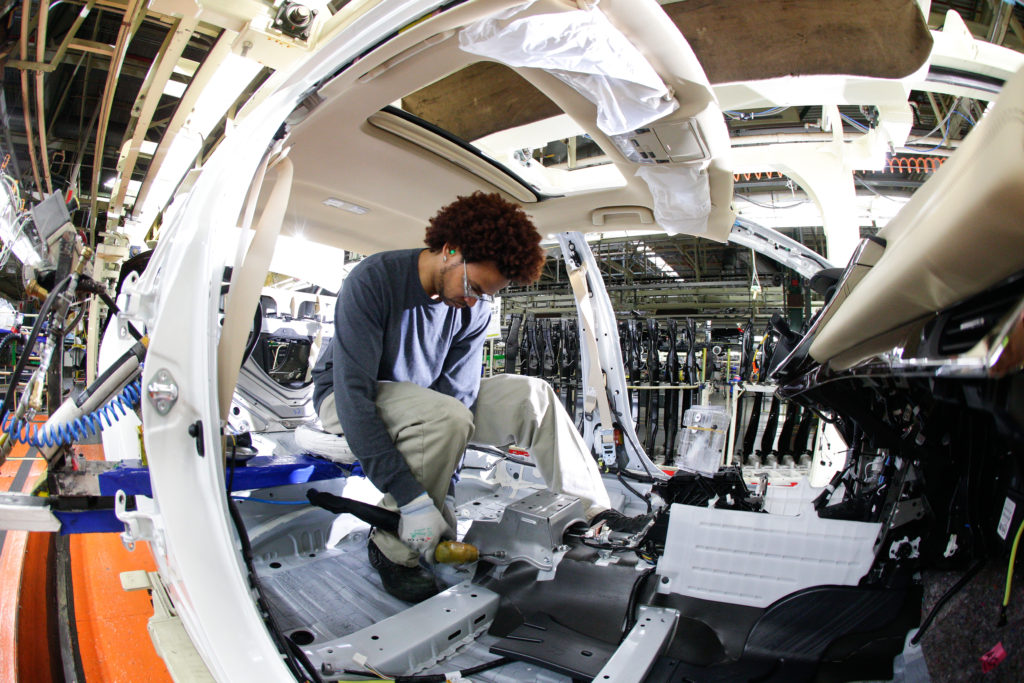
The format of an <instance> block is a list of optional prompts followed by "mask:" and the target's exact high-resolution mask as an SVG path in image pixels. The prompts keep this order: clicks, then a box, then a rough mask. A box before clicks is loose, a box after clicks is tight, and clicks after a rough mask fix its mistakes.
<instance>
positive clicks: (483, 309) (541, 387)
mask: <svg viewBox="0 0 1024 683" xmlns="http://www.w3.org/2000/svg"><path fill="white" fill-rule="evenodd" d="M540 239H541V238H540V234H538V232H537V229H536V228H535V227H534V225H533V223H532V222H531V221H530V219H529V217H527V215H526V214H525V213H524V212H523V210H522V208H520V207H519V206H518V205H516V204H513V203H511V202H508V201H506V200H504V199H502V198H501V196H500V195H498V194H483V193H481V192H476V193H474V194H472V195H470V196H465V197H459V198H458V199H457V200H456V201H455V202H453V203H451V204H449V205H447V206H445V207H443V208H442V209H441V210H440V211H439V212H438V213H437V215H435V216H434V217H433V218H431V219H430V224H429V227H428V228H427V230H426V239H425V242H426V245H427V248H426V249H403V250H395V251H386V252H382V253H377V254H374V255H372V256H368V257H367V258H365V259H363V260H362V261H361V262H360V263H359V264H358V265H357V266H356V267H355V268H353V269H352V272H351V273H350V274H349V275H348V277H347V278H346V279H345V282H344V283H343V286H342V289H341V293H340V294H339V296H338V303H337V306H336V307H335V309H334V325H335V335H334V338H333V339H332V341H331V343H330V344H329V345H328V346H327V347H326V348H325V349H324V350H323V351H322V352H321V353H320V356H319V358H318V359H317V363H316V366H315V367H314V370H313V382H314V390H313V403H314V406H315V407H316V409H317V414H318V415H319V418H320V421H321V423H322V426H323V429H324V431H326V432H329V433H332V434H344V435H345V438H346V440H347V442H348V445H349V447H350V448H351V449H352V452H353V453H354V454H355V456H356V458H357V459H358V460H359V462H360V464H361V466H362V468H363V471H364V472H365V473H366V476H367V477H368V478H369V480H370V482H372V483H373V484H374V486H376V487H377V488H378V489H379V490H380V491H381V492H383V493H384V494H385V495H384V499H383V500H382V501H381V503H380V504H381V505H382V506H384V507H387V508H389V509H391V510H397V511H398V512H399V513H400V514H401V521H400V524H399V533H398V534H397V535H394V534H391V533H387V532H384V531H382V530H380V529H374V530H373V533H372V535H371V538H370V541H369V543H368V544H367V553H368V555H369V559H370V564H371V565H372V566H373V567H374V568H375V569H377V571H378V572H379V574H380V578H381V583H382V584H383V586H384V588H385V589H386V590H387V591H388V592H389V593H390V594H392V595H394V596H395V597H397V598H399V599H401V600H406V601H409V602H419V601H421V600H424V599H426V598H428V597H430V596H432V595H434V594H435V593H436V592H437V588H436V584H435V581H434V578H433V576H432V574H431V573H429V572H428V571H426V570H425V569H424V568H423V567H422V565H421V564H420V562H419V558H420V557H421V556H422V557H424V558H431V557H432V556H433V551H434V548H435V546H436V545H437V543H438V542H439V541H440V540H441V539H442V538H444V537H453V530H454V527H455V520H454V518H453V516H452V514H451V511H450V510H448V509H447V507H446V506H445V497H446V496H447V494H448V488H449V485H450V482H451V477H452V473H453V472H454V470H455V467H456V466H457V465H458V462H459V460H460V458H461V457H462V455H463V452H464V451H465V448H466V444H467V443H468V442H469V440H470V438H471V437H472V438H473V440H474V441H475V442H477V443H488V444H492V445H499V446H505V445H510V444H512V443H515V444H516V445H518V446H520V447H522V448H525V449H526V450H527V452H528V453H529V455H530V457H531V458H532V459H533V460H534V461H535V462H536V465H537V467H538V469H539V471H540V472H541V474H542V475H543V477H544V481H545V482H546V484H547V485H548V487H549V488H551V489H552V490H553V491H556V492H561V493H565V494H568V495H572V496H576V497H578V498H580V499H581V500H582V501H583V504H584V506H585V509H586V512H587V516H588V519H590V520H591V524H592V525H593V524H597V523H598V522H604V523H605V524H607V525H608V527H609V528H610V529H612V530H614V531H632V530H639V528H642V526H643V525H644V524H645V523H646V518H629V517H625V516H624V515H622V514H621V513H620V512H618V511H615V510H610V509H609V508H610V503H609V498H608V494H607V492H606V491H605V488H604V484H603V482H602V480H601V475H600V472H599V471H598V468H597V466H596V464H595V461H594V459H593V457H591V455H590V453H589V451H588V449H587V447H586V444H585V443H584V441H583V439H582V438H581V437H580V435H579V433H578V432H577V431H576V428H575V426H574V425H573V423H572V420H571V419H570V418H569V416H568V414H567V413H566V412H565V409H564V407H563V406H562V404H561V402H560V401H559V400H558V398H557V396H556V395H555V394H554V391H553V390H552V389H551V387H550V386H549V385H548V384H547V383H546V382H544V381H542V380H539V379H537V378H532V377H521V376H518V375H498V376H495V377H490V378H487V379H484V380H482V381H481V379H480V374H481V367H482V365H481V363H482V358H483V355H482V351H483V344H484V338H485V334H486V331H487V327H488V323H489V321H490V318H491V305H490V302H491V301H492V299H493V297H494V296H495V295H496V294H497V293H498V292H499V291H500V290H501V289H502V288H504V287H505V286H507V285H508V284H509V283H510V282H511V281H516V282H519V283H522V284H529V283H532V282H535V281H536V280H537V278H538V277H540V273H541V269H542V267H543V265H544V250H543V249H541V247H540V245H539V243H540ZM428 561H429V560H428Z"/></svg>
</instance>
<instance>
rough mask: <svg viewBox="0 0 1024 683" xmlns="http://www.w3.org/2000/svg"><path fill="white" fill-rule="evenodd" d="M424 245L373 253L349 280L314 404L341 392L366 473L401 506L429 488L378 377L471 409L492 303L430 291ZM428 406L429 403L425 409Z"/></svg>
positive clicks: (345, 426) (341, 414) (339, 400)
mask: <svg viewBox="0 0 1024 683" xmlns="http://www.w3.org/2000/svg"><path fill="white" fill-rule="evenodd" d="M421 251H422V249H403V250H398V251H387V252H382V253H379V254H374V255H373V256H369V257H367V258H366V259H364V260H363V261H362V262H361V263H359V264H358V265H357V266H356V267H355V268H353V269H352V272H351V273H350V274H349V275H348V277H347V278H345V282H344V285H343V287H342V289H341V294H339V295H338V303H337V306H336V307H335V309H334V339H333V340H331V343H330V344H329V345H328V346H327V347H326V348H325V349H324V350H323V351H321V352H320V357H319V358H318V359H317V362H316V365H315V367H314V368H313V384H314V388H313V404H314V406H316V409H317V410H318V411H319V409H320V404H321V403H322V402H323V400H324V398H325V397H326V396H327V395H328V392H330V391H333V392H334V400H335V405H336V406H337V410H338V421H339V422H340V423H341V427H342V430H343V431H344V433H345V438H346V440H347V441H348V444H349V447H350V448H351V449H352V452H353V453H354V454H355V456H356V457H357V458H358V459H359V463H360V465H361V466H362V468H363V470H364V471H365V472H366V476H367V477H369V479H370V481H371V482H372V483H373V485H374V486H376V487H377V488H378V489H380V490H381V491H383V492H385V493H390V494H391V495H392V496H394V498H395V500H396V501H397V502H398V504H399V505H404V504H405V503H408V502H409V501H411V500H412V499H413V498H415V497H416V496H418V495H419V494H421V493H423V490H424V489H423V487H422V486H421V485H420V483H419V482H417V481H416V479H415V478H414V477H413V475H412V472H411V471H410V470H409V467H408V465H406V463H405V459H404V458H403V457H402V454H401V453H399V452H398V449H397V448H395V444H394V442H392V440H391V438H390V437H389V436H388V433H387V429H386V427H385V426H384V423H383V421H382V420H381V419H380V417H379V416H378V414H377V406H376V403H375V401H376V398H377V382H379V381H391V382H412V383H414V384H418V385H419V386H421V387H426V388H428V389H433V390H435V391H439V392H441V393H443V394H447V395H448V396H452V397H454V398H457V399H459V400H460V401H462V402H463V403H464V404H465V405H466V406H467V407H468V408H470V409H472V408H473V405H474V403H475V402H476V397H477V392H478V391H479V389H480V367H481V366H480V362H481V357H482V356H481V354H482V349H483V343H484V334H485V332H486V330H487V324H488V322H489V321H490V317H491V312H490V306H488V305H486V304H477V305H476V306H473V307H472V308H464V309H457V308H452V307H451V306H448V305H447V304H444V303H441V302H438V301H434V300H432V299H431V298H430V297H428V296H427V293H426V292H425V291H424V290H423V285H422V284H421V282H420V277H419V268H418V264H419V255H420V252H421ZM424 409H425V410H429V406H425V407H424Z"/></svg>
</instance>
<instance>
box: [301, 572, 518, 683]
mask: <svg viewBox="0 0 1024 683" xmlns="http://www.w3.org/2000/svg"><path fill="white" fill-rule="evenodd" d="M499 600H500V596H499V595H498V594H497V593H494V592H492V591H489V590H487V589H486V588H483V587H482V586H474V585H473V584H471V583H470V582H468V581H465V582H463V583H460V584H458V585H455V586H452V587H451V588H449V589H448V590H446V591H444V592H442V593H438V594H437V595H435V596H434V597H432V598H430V599H429V600H424V601H423V602H421V603H419V604H418V605H413V606H412V607H410V608H409V609H407V610H405V611H403V612H400V613H398V614H396V615H394V616H392V617H388V618H387V619H385V620H383V621H381V622H378V623H376V624H374V625H372V626H368V627H366V628H364V629H362V630H361V631H356V632H355V633H352V634H350V635H347V636H344V637H343V638H339V639H338V640H335V641H331V642H329V643H323V644H321V645H319V646H318V647H317V649H316V650H308V649H307V650H306V654H307V656H308V657H309V658H310V660H311V661H312V662H313V663H314V664H319V665H320V672H321V675H322V677H323V678H325V679H327V678H334V679H336V678H338V677H344V678H348V677H349V676H343V675H342V672H343V671H344V670H345V669H346V668H352V666H353V664H359V663H365V664H367V665H369V666H372V667H373V668H374V669H376V670H377V671H381V672H384V673H387V674H388V675H397V674H405V673H415V672H416V671H420V670H422V669H424V668H425V667H428V666H431V665H432V664H434V663H435V662H438V661H440V660H441V659H443V658H445V657H447V656H448V655H449V654H451V653H452V652H454V651H455V650H456V649H458V648H460V647H462V646H463V645H465V644H467V643H469V642H470V641H472V640H473V639H474V638H476V637H477V635H478V634H480V633H481V632H482V631H484V630H485V629H487V627H489V626H490V624H491V622H492V621H493V620H494V615H495V614H496V613H497V611H498V602H499ZM360 668H362V667H361V666H360Z"/></svg>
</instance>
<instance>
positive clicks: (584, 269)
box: [558, 232, 666, 479]
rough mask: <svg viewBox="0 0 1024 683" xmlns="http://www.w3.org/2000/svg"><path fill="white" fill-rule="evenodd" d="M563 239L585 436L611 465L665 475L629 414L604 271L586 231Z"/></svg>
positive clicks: (658, 477) (564, 236)
mask: <svg viewBox="0 0 1024 683" xmlns="http://www.w3.org/2000/svg"><path fill="white" fill-rule="evenodd" d="M558 243H559V245H560V246H561V248H562V258H563V259H564V260H565V265H566V270H568V272H569V282H570V283H571V284H572V292H573V297H574V298H575V299H576V310H577V312H578V313H579V332H580V354H581V357H582V374H583V401H584V413H585V414H584V420H583V438H584V440H585V441H586V443H587V444H588V445H590V446H591V448H592V449H594V450H595V452H596V453H598V457H599V458H600V459H601V460H602V461H603V462H604V464H605V465H606V466H611V465H613V464H614V465H616V466H617V467H618V468H619V469H627V470H631V471H633V472H636V473H638V474H641V475H646V476H648V477H653V478H655V479H663V478H665V477H666V475H665V474H664V473H663V472H661V470H659V469H658V468H657V466H656V465H655V464H654V463H653V462H652V461H651V459H650V458H649V457H648V456H647V453H646V452H644V450H643V447H642V446H641V445H640V442H639V439H638V438H637V436H636V431H635V430H634V428H633V424H632V422H630V420H629V419H628V415H629V405H628V396H627V392H626V376H625V373H624V371H623V364H622V353H621V351H620V349H619V340H618V329H617V328H616V324H615V311H614V310H613V309H612V304H611V301H610V300H609V298H608V292H607V290H606V289H605V287H604V281H603V280H602V279H601V278H600V273H601V270H600V268H598V266H597V262H596V261H595V260H594V255H593V253H592V252H591V251H590V247H589V245H588V244H587V241H586V239H585V238H584V237H583V235H582V234H581V233H578V232H564V233H561V234H559V235H558ZM595 411H596V412H597V413H598V415H597V416H595ZM595 417H597V419H596V420H595ZM598 425H599V427H598ZM615 429H620V430H622V435H623V443H622V458H621V461H620V459H619V456H618V454H617V453H616V448H615Z"/></svg>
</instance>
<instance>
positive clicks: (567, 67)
mask: <svg viewBox="0 0 1024 683" xmlns="http://www.w3.org/2000/svg"><path fill="white" fill-rule="evenodd" d="M532 4H533V3H532V2H530V3H526V4H523V5H519V6H517V7H513V8H511V9H509V10H508V11H506V12H503V13H500V14H497V15H495V16H492V17H488V18H487V19H483V20H481V21H478V22H475V23H473V24H470V25H469V26H467V27H466V28H464V29H463V30H462V31H461V32H460V33H459V47H461V48H462V49H463V50H464V51H466V52H469V53H472V54H476V55H480V56H482V57H486V58H488V59H493V60H495V61H497V62H501V63H502V64H507V65H508V66H511V67H530V68H535V69H543V70H545V71H547V72H548V73H550V74H551V75H553V76H555V77H556V78H558V79H559V80H561V81H563V82H564V83H566V84H567V85H569V86H570V87H571V88H573V89H574V90H576V91H577V92H578V93H580V94H581V95H582V96H583V97H586V98H587V99H588V100H590V101H591V102H593V103H594V104H595V105H596V106H597V126H598V128H600V129H601V130H602V131H604V132H605V133H606V134H608V135H619V134H622V133H627V132H630V131H633V130H635V129H637V128H642V127H643V126H646V125H647V124H649V123H651V122H652V121H656V120H658V119H660V118H663V117H664V116H667V115H668V114H671V113H672V112H673V111H675V110H676V109H678V108H679V103H678V102H677V101H676V100H675V99H674V98H673V97H672V94H671V92H670V91H669V89H668V87H667V86H666V85H665V83H664V82H663V81H662V80H661V77H660V76H659V75H658V74H657V72H656V71H655V70H654V68H653V67H652V66H651V65H650V63H649V62H648V61H647V59H646V58H645V57H644V56H643V55H642V54H641V53H640V51H639V50H638V49H637V48H636V46H634V45H633V44H632V43H631V42H630V41H629V40H628V39H627V38H626V37H625V36H624V35H623V34H622V33H621V32H620V31H619V30H618V29H617V28H615V27H614V26H612V24H611V22H610V21H608V18H607V17H606V16H605V15H604V13H603V12H601V11H599V10H596V9H590V10H570V11H567V12H556V13H551V14H536V15H531V16H522V15H523V13H524V12H525V11H526V10H527V9H529V7H530V6H531V5H532Z"/></svg>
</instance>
